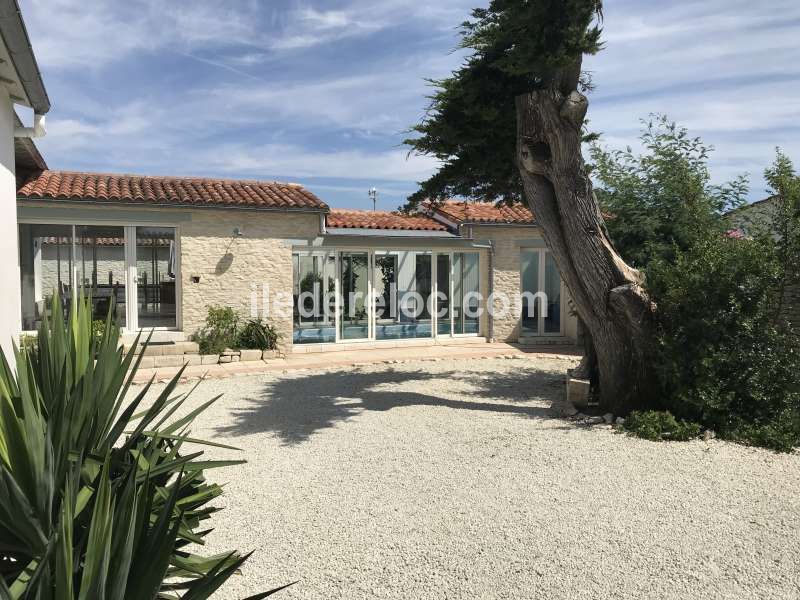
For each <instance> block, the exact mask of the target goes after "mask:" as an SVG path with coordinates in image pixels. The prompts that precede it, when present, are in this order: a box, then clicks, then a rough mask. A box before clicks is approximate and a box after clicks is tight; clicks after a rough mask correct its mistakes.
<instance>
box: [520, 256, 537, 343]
mask: <svg viewBox="0 0 800 600" xmlns="http://www.w3.org/2000/svg"><path fill="white" fill-rule="evenodd" d="M520 271H521V273H520V277H521V279H522V335H523V336H525V335H539V302H538V300H537V301H534V299H533V298H532V295H534V294H536V293H537V292H538V291H539V250H523V251H522V256H521V265H520Z"/></svg>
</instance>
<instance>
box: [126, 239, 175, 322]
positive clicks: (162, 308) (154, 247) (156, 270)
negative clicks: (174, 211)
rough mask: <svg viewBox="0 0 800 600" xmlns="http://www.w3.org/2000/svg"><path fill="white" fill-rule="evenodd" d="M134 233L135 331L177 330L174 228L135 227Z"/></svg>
mask: <svg viewBox="0 0 800 600" xmlns="http://www.w3.org/2000/svg"><path fill="white" fill-rule="evenodd" d="M131 229H134V228H131ZM135 231H136V247H135V252H136V259H135V260H136V263H135V266H134V267H135V273H136V317H137V325H138V329H152V328H168V329H169V328H174V327H177V325H178V323H177V310H176V308H177V298H176V289H175V288H176V279H177V277H176V272H177V262H178V258H177V254H176V253H177V248H176V246H175V228H174V227H136V228H135Z"/></svg>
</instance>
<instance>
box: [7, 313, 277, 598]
mask: <svg viewBox="0 0 800 600" xmlns="http://www.w3.org/2000/svg"><path fill="white" fill-rule="evenodd" d="M53 303H54V306H53V311H52V314H53V317H52V319H53V320H52V323H50V322H48V321H47V320H45V321H44V323H43V324H42V326H41V328H40V330H39V332H38V344H37V345H36V346H34V347H26V348H25V349H23V350H21V351H19V352H18V353H17V355H16V362H17V372H18V375H15V373H14V372H12V370H11V369H10V367H9V363H8V361H7V360H6V357H5V355H3V354H0V540H2V542H1V543H0V598H13V599H17V598H64V599H72V598H107V599H109V600H122V599H126V600H139V599H141V600H152V599H153V598H156V597H158V598H186V599H188V598H208V597H209V596H210V595H211V594H212V593H214V592H215V591H216V590H217V589H219V588H220V586H222V584H223V583H224V582H225V581H226V580H227V579H228V577H230V575H232V574H233V573H234V572H235V571H236V569H238V568H239V567H240V566H241V565H242V563H243V562H244V561H245V560H246V558H247V557H246V556H241V555H240V554H238V553H236V552H227V553H223V554H218V555H214V556H201V555H198V554H195V553H194V551H192V550H190V548H191V547H196V546H197V545H202V544H203V543H204V538H205V536H206V534H207V533H208V532H209V531H210V530H209V529H208V528H207V527H201V525H202V524H203V522H204V521H205V520H206V519H208V518H209V516H210V515H211V514H213V513H214V512H215V511H216V510H218V509H216V508H214V507H212V506H209V502H210V501H212V500H213V499H214V498H216V497H217V496H219V495H220V494H221V493H222V489H221V488H220V487H219V486H218V485H216V484H212V483H209V482H208V481H206V479H205V471H206V470H207V469H212V468H217V467H223V466H228V465H235V464H239V463H241V462H243V461H239V460H232V461H209V460H202V459H201V456H202V454H203V452H202V451H192V452H186V451H185V450H184V444H185V443H187V442H189V443H191V444H192V445H193V446H202V445H210V446H221V444H215V443H212V442H205V441H203V440H196V439H193V438H190V437H188V433H189V428H190V427H191V425H192V422H193V421H194V419H195V418H196V417H197V415H198V414H200V413H201V412H202V411H203V410H205V409H206V408H207V407H208V406H210V405H211V404H213V403H214V402H215V401H216V400H217V398H214V399H212V400H210V401H208V402H205V403H203V404H202V405H200V406H199V407H197V408H195V409H193V410H191V411H189V412H188V413H187V414H186V415H185V416H181V417H177V416H176V411H178V410H179V409H180V408H181V407H182V406H183V405H184V403H185V402H186V400H187V398H188V394H177V395H176V394H175V389H176V386H177V384H178V381H179V379H180V377H181V373H178V374H177V375H176V376H175V378H174V379H173V380H172V381H171V382H170V383H169V384H168V385H167V386H166V387H165V388H164V390H163V391H162V392H161V393H160V394H158V397H157V398H156V399H155V400H154V401H153V403H152V404H151V405H150V406H149V407H147V408H143V409H142V410H140V411H139V412H137V410H139V408H140V406H141V405H142V402H143V400H144V398H145V396H146V395H148V392H149V391H150V389H151V388H150V385H146V386H144V387H143V388H142V390H141V391H140V392H139V393H138V394H136V396H135V398H133V399H130V398H127V394H128V391H129V389H130V386H131V382H132V380H133V377H134V374H135V372H136V368H137V366H138V364H139V361H141V355H139V356H134V354H133V351H131V352H129V353H128V354H127V355H124V354H123V352H122V350H121V349H119V348H118V341H119V337H118V330H117V329H116V328H115V327H111V326H110V317H109V320H108V325H109V326H107V327H106V328H105V330H104V332H103V334H102V337H100V338H98V337H97V336H95V335H94V332H93V327H92V317H91V309H90V308H89V306H88V303H86V302H85V301H82V300H81V301H79V302H77V307H76V306H75V305H73V310H72V311H71V314H70V317H69V319H68V320H67V322H65V321H64V317H63V315H62V312H61V310H59V306H58V300H57V299H54V301H53ZM134 360H136V363H135V364H134V362H133V361H134ZM131 367H132V368H131ZM151 383H152V382H151ZM222 447H224V446H222ZM259 597H263V596H259Z"/></svg>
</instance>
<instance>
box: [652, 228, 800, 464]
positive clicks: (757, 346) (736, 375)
mask: <svg viewBox="0 0 800 600" xmlns="http://www.w3.org/2000/svg"><path fill="white" fill-rule="evenodd" d="M775 257H776V253H775V242H774V241H773V240H772V239H771V238H768V237H763V238H760V239H736V238H725V237H718V238H711V239H709V240H706V241H704V242H701V243H698V244H697V245H696V246H695V247H694V248H693V249H692V250H691V251H689V252H685V253H684V252H679V253H678V254H677V258H676V261H675V263H673V264H662V265H657V266H654V268H652V269H651V271H650V285H651V290H652V293H653V295H654V297H655V298H656V301H657V303H658V306H659V310H660V313H659V324H658V328H659V329H658V336H657V350H656V356H657V364H658V369H659V373H660V381H661V388H662V402H663V404H664V405H665V406H666V407H668V408H669V409H670V410H672V411H673V412H675V414H678V415H680V416H682V417H685V418H688V419H692V420H696V421H699V422H701V423H703V425H705V426H706V427H709V428H712V429H714V430H715V431H717V432H718V433H719V434H720V435H721V436H722V437H727V438H729V439H736V440H740V441H745V442H748V443H755V444H758V445H762V446H768V447H771V448H774V449H780V450H787V449H791V447H792V446H793V445H798V444H800V426H798V425H799V424H800V384H799V383H798V373H800V353H799V350H800V344H798V339H797V337H796V336H795V335H794V333H793V332H791V330H789V329H787V327H786V324H785V323H784V322H783V321H782V320H781V319H779V318H777V311H778V304H779V294H778V293H777V290H778V289H779V286H780V282H781V277H782V272H781V269H780V268H779V265H778V263H777V261H776V260H774V259H775ZM771 258H772V260H771Z"/></svg>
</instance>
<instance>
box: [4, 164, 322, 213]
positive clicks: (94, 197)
mask: <svg viewBox="0 0 800 600" xmlns="http://www.w3.org/2000/svg"><path fill="white" fill-rule="evenodd" d="M17 197H18V198H20V199H22V200H40V199H44V200H71V201H80V200H85V201H90V202H125V203H131V204H154V205H164V204H169V205H186V206H236V207H241V208H256V209H258V208H261V209H264V208H285V209H312V210H321V211H324V210H327V208H328V206H327V204H325V203H324V202H323V201H322V200H320V199H319V198H317V197H316V196H315V195H314V194H312V193H311V192H309V191H308V190H306V189H305V188H304V187H303V186H301V185H298V184H294V183H291V184H286V183H277V182H274V181H273V182H267V181H237V180H232V179H205V178H198V177H151V176H146V175H113V174H105V173H73V172H69V171H39V172H36V173H33V174H31V175H29V176H28V177H26V178H24V179H23V180H22V181H20V182H18V184H17Z"/></svg>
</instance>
